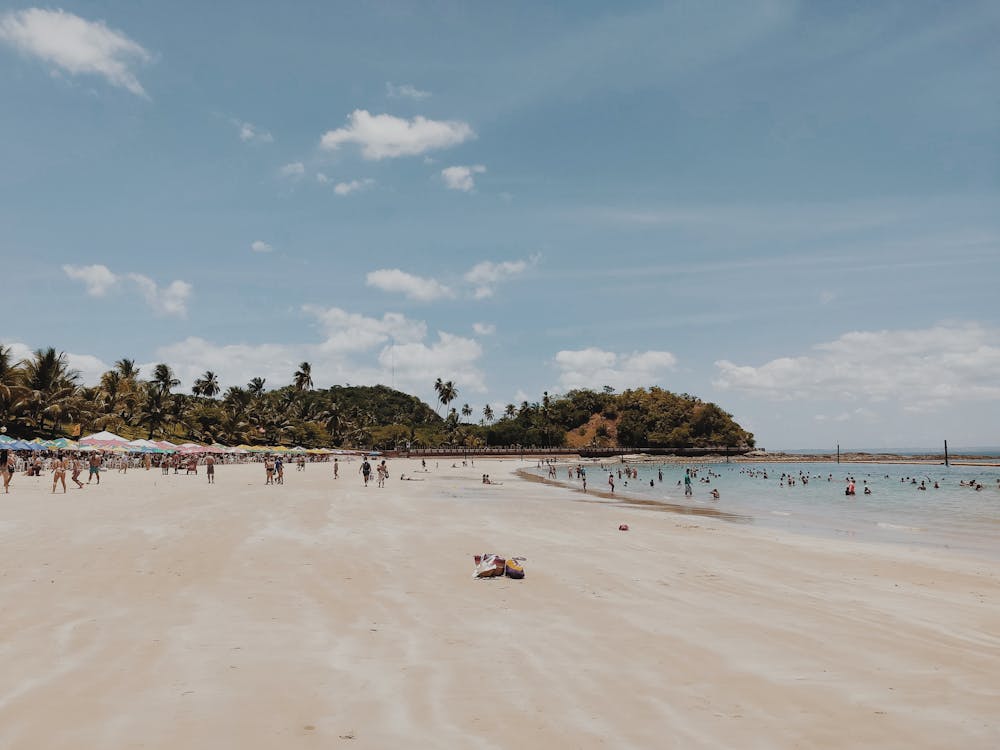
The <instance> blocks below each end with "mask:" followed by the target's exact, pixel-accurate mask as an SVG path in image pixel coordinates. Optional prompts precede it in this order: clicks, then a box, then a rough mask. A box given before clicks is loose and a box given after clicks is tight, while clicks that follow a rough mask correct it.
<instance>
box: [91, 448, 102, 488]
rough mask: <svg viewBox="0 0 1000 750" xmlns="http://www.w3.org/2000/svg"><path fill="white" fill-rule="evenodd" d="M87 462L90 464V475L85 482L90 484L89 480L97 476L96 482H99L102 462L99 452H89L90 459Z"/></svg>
mask: <svg viewBox="0 0 1000 750" xmlns="http://www.w3.org/2000/svg"><path fill="white" fill-rule="evenodd" d="M88 463H89V464H90V476H89V477H88V478H87V484H90V482H91V480H92V479H93V478H94V477H97V483H98V484H100V483H101V464H102V463H103V459H102V458H101V454H100V453H91V454H90V461H89V462H88Z"/></svg>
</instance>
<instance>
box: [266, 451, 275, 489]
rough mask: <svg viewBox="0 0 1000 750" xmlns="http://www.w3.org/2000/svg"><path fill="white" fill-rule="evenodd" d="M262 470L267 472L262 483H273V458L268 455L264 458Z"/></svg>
mask: <svg viewBox="0 0 1000 750" xmlns="http://www.w3.org/2000/svg"><path fill="white" fill-rule="evenodd" d="M264 471H265V472H266V473H267V481H266V482H264V484H274V459H273V458H271V457H270V456H267V457H266V458H265V459H264Z"/></svg>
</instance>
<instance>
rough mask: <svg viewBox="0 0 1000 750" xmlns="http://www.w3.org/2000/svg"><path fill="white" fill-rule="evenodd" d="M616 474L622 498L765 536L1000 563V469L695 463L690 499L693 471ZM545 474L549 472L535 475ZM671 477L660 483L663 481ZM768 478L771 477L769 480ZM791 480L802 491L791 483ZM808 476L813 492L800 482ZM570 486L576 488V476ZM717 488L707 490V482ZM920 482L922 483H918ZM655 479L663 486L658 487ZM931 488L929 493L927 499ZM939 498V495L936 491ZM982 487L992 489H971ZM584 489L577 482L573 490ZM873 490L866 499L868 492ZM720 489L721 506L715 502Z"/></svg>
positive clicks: (562, 474) (600, 478)
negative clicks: (739, 523) (782, 533)
mask: <svg viewBox="0 0 1000 750" xmlns="http://www.w3.org/2000/svg"><path fill="white" fill-rule="evenodd" d="M605 466H606V467H608V469H611V470H613V471H614V472H615V492H616V494H622V495H627V496H630V497H635V498H640V499H644V500H656V501H660V502H664V503H671V504H676V505H683V506H689V507H701V508H715V509H717V510H719V511H724V512H727V513H733V514H737V515H739V516H742V517H744V518H745V519H747V520H748V522H750V523H752V524H754V525H756V526H760V527H764V528H775V529H784V530H789V531H794V532H798V533H805V534H812V535H817V536H824V537H841V538H851V539H856V540H859V541H874V542H888V543H904V544H909V545H918V546H927V547H935V548H941V549H952V550H958V551H963V552H973V553H976V554H981V555H986V556H988V557H991V558H995V559H1000V468H998V467H987V466H951V467H947V468H946V467H945V466H943V465H927V464H921V465H917V464H836V463H820V462H816V463H767V464H725V463H722V464H692V465H691V468H692V469H695V470H697V472H698V474H697V477H696V478H695V479H694V480H693V481H692V489H693V495H692V496H691V497H688V498H686V497H685V496H684V488H683V486H678V484H677V483H678V482H679V481H682V480H683V477H684V468H685V467H684V466H680V465H677V464H667V465H661V466H658V465H656V464H644V465H643V464H632V465H631V466H632V467H633V468H636V469H638V471H639V477H638V479H629V480H627V481H628V484H627V486H626V485H625V482H626V479H625V477H624V475H623V476H622V478H621V479H619V478H618V475H617V471H618V469H619V468H621V466H620V464H612V463H607V464H605ZM586 469H587V485H588V487H589V488H592V489H599V490H606V489H608V484H607V481H608V471H607V470H601V468H600V466H599V465H594V464H590V465H586ZM535 471H536V472H538V473H540V474H542V475H543V476H544V475H545V472H546V470H545V469H542V470H538V469H536V470H535ZM659 471H662V472H663V480H662V481H660V479H659V476H658V472H659ZM765 473H766V475H767V477H766V478H765V476H764V474H765ZM782 474H785V475H786V476H789V475H790V476H792V477H794V478H795V483H794V484H792V485H789V484H788V483H787V482H785V483H782V481H781V477H782ZM800 475H805V476H806V477H808V483H804V482H802V481H801V479H800ZM848 477H854V479H855V480H856V487H857V494H856V495H855V496H853V497H849V496H845V494H844V489H845V487H846V479H847V478H848ZM557 478H558V480H559V481H560V482H564V483H569V480H568V478H567V474H566V467H565V466H561V467H559V473H558V476H557ZM702 479H706V480H708V481H706V482H702V481H700V480H702ZM914 479H915V480H916V482H917V484H913V483H912V481H913V480H914ZM650 480H653V486H652V487H650V485H649V482H650ZM921 481H923V482H924V483H925V486H926V487H927V488H928V489H927V490H919V489H918V487H919V483H920V482H921ZM935 481H936V482H937V483H938V489H934V482H935ZM962 482H965V483H966V484H969V483H973V482H974V483H979V484H982V487H983V489H982V490H981V491H976V490H975V488H974V487H968V486H966V487H963V486H962V484H961V483H962ZM571 484H573V485H575V486H579V482H578V481H577V480H575V479H574V480H573V481H572V483H571ZM866 485H867V486H868V487H870V488H871V490H872V494H871V495H864V494H863V492H864V488H865V486H866ZM712 489H717V490H718V491H719V499H718V500H714V499H712V497H711V495H710V492H711V490H712Z"/></svg>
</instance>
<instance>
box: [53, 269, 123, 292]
mask: <svg viewBox="0 0 1000 750" xmlns="http://www.w3.org/2000/svg"><path fill="white" fill-rule="evenodd" d="M62 269H63V272H64V273H65V274H66V275H67V276H69V277H70V278H71V279H73V280H74V281H82V282H83V284H84V286H86V287H87V294H89V295H90V296H91V297H103V296H104V295H105V294H107V293H108V290H109V289H111V288H112V287H114V286H115V285H117V284H118V275H117V274H115V273H113V272H112V271H111V269H110V268H108V267H107V266H103V265H100V264H95V265H91V266H71V265H65V266H63V267H62Z"/></svg>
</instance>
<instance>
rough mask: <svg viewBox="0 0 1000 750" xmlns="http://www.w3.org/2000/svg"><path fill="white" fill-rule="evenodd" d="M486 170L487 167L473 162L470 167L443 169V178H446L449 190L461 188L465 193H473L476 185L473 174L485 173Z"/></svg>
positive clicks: (445, 182) (446, 185) (445, 181)
mask: <svg viewBox="0 0 1000 750" xmlns="http://www.w3.org/2000/svg"><path fill="white" fill-rule="evenodd" d="M484 172H486V167H484V166H483V165H482V164H473V165H472V166H468V167H466V166H455V167H445V168H444V169H442V170H441V178H442V179H443V180H444V184H445V187H447V188H448V189H449V190H461V191H462V192H463V193H471V192H472V191H473V190H474V189H475V187H476V181H475V178H474V177H473V175H477V174H483V173H484Z"/></svg>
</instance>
